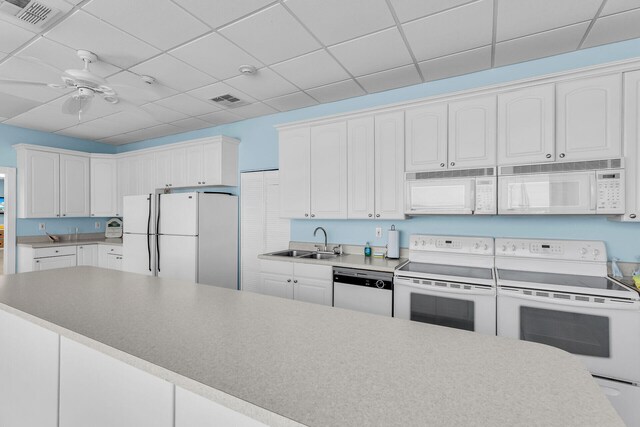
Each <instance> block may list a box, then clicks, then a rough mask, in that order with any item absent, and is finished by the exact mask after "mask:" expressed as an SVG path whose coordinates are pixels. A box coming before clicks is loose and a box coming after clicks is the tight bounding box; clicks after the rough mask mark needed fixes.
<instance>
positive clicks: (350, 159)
mask: <svg viewBox="0 0 640 427" xmlns="http://www.w3.org/2000/svg"><path fill="white" fill-rule="evenodd" d="M347 173H348V177H347V184H348V188H347V190H348V191H347V193H348V198H349V200H348V203H347V207H348V213H347V216H348V217H349V218H350V219H364V218H373V216H374V213H375V180H374V179H372V177H373V176H375V139H374V119H373V117H364V118H361V119H354V120H349V121H348V123H347Z"/></svg>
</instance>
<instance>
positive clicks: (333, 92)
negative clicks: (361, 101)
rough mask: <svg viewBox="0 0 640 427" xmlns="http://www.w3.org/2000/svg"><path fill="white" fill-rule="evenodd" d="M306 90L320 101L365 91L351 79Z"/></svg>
mask: <svg viewBox="0 0 640 427" xmlns="http://www.w3.org/2000/svg"><path fill="white" fill-rule="evenodd" d="M306 92H307V93H308V94H309V95H311V96H313V97H314V98H315V99H317V100H318V101H319V102H322V103H325V102H333V101H339V100H341V99H346V98H353V97H356V96H360V95H364V94H365V93H366V92H365V91H364V90H362V88H361V87H360V86H358V84H357V83H356V82H355V81H354V80H351V79H349V80H345V81H342V82H338V83H332V84H329V85H325V86H320V87H316V88H313V89H309V90H307V91H306Z"/></svg>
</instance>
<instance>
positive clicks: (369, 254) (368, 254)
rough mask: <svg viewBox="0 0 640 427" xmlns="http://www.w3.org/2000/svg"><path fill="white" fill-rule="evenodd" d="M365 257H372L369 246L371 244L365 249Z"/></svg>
mask: <svg viewBox="0 0 640 427" xmlns="http://www.w3.org/2000/svg"><path fill="white" fill-rule="evenodd" d="M364 256H371V246H369V242H367V244H366V245H365V247H364Z"/></svg>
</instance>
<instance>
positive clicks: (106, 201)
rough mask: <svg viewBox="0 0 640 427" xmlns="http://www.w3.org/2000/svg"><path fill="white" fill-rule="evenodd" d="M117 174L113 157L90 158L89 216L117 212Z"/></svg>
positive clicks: (110, 214) (109, 214)
mask: <svg viewBox="0 0 640 427" xmlns="http://www.w3.org/2000/svg"><path fill="white" fill-rule="evenodd" d="M117 175H118V169H117V163H116V160H115V159H98V158H92V159H91V216H100V217H102V216H116V215H117V214H118V177H117Z"/></svg>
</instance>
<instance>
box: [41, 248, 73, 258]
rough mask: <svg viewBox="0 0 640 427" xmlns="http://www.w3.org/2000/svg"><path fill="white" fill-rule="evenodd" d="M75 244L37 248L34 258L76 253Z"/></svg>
mask: <svg viewBox="0 0 640 427" xmlns="http://www.w3.org/2000/svg"><path fill="white" fill-rule="evenodd" d="M75 254H76V247H75V246H55V247H51V248H37V249H34V250H33V258H45V257H52V256H63V255H75Z"/></svg>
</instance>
